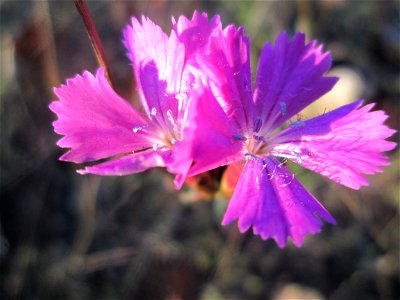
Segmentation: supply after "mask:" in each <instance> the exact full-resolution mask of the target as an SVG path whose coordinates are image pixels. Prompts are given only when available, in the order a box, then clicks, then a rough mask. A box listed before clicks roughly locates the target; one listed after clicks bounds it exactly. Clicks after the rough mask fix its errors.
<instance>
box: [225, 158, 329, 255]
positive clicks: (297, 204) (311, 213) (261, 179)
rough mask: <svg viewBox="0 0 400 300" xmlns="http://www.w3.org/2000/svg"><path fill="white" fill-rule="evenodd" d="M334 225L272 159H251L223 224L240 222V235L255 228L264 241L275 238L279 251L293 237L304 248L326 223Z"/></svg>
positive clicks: (288, 173)
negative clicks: (306, 238) (308, 240)
mask: <svg viewBox="0 0 400 300" xmlns="http://www.w3.org/2000/svg"><path fill="white" fill-rule="evenodd" d="M318 216H319V217H321V218H323V219H325V220H326V221H327V222H329V223H335V220H334V219H333V217H332V216H331V215H330V214H329V212H328V211H327V210H326V209H325V208H324V207H323V206H322V205H321V204H320V203H319V202H318V200H317V199H315V198H314V197H313V196H312V195H311V194H310V193H309V192H307V191H306V190H305V188H304V187H303V186H302V185H301V184H300V183H299V182H298V181H297V179H296V178H294V175H293V174H292V173H290V172H289V171H288V170H287V169H286V168H285V167H284V166H283V165H282V164H281V163H279V162H278V161H277V160H275V159H273V158H265V159H261V158H257V157H254V158H249V159H248V160H247V162H246V165H245V167H244V169H243V171H242V174H241V175H240V178H239V181H238V184H237V186H236V189H235V192H234V194H233V197H232V199H231V200H230V202H229V205H228V208H227V211H226V213H225V216H224V219H223V221H222V224H223V225H227V224H229V223H231V222H233V221H234V220H235V219H238V227H239V230H240V232H242V233H243V232H245V231H247V230H248V229H249V228H250V227H251V226H253V232H254V234H257V235H260V236H261V238H262V239H268V238H273V239H274V240H275V241H276V243H277V244H278V246H279V247H281V248H282V247H284V246H285V245H286V241H287V238H288V237H289V236H290V237H291V238H292V240H293V241H294V243H295V245H296V246H298V247H299V246H301V245H302V242H303V238H304V236H305V235H307V234H309V233H312V234H314V233H317V232H319V231H320V230H321V227H322V225H323V223H322V222H321V220H320V219H319V218H318Z"/></svg>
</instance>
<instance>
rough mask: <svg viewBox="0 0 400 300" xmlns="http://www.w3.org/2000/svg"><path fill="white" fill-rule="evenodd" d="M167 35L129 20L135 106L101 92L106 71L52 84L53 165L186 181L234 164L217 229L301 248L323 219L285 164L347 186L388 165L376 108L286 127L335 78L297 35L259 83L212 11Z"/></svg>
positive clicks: (275, 49) (316, 48)
mask: <svg viewBox="0 0 400 300" xmlns="http://www.w3.org/2000/svg"><path fill="white" fill-rule="evenodd" d="M172 24H173V28H172V31H171V34H170V35H169V36H168V35H166V34H165V33H164V32H163V31H162V29H161V28H160V27H159V26H157V25H155V24H154V23H153V22H152V21H150V20H149V19H148V18H146V17H142V19H141V21H139V20H137V19H136V18H132V20H131V24H130V25H128V26H127V27H126V28H125V29H124V31H123V35H124V41H123V42H124V45H125V46H126V48H127V51H128V57H129V59H130V60H131V62H132V65H133V70H134V73H135V78H136V82H137V87H138V91H139V95H140V99H141V104H142V106H143V109H142V110H138V109H136V108H134V107H132V106H131V105H130V104H129V103H128V102H127V101H126V100H124V99H122V98H121V97H120V96H118V95H117V94H116V93H115V91H114V90H113V89H112V88H111V86H110V85H109V83H108V81H107V79H106V77H105V74H104V70H103V69H101V68H100V69H99V70H98V71H97V72H96V74H95V75H93V74H91V73H90V72H88V71H85V72H84V73H83V74H82V75H76V76H75V77H74V78H71V79H68V80H67V82H66V84H65V85H62V86H61V87H59V88H55V89H54V92H55V94H56V95H57V97H58V99H57V100H56V101H54V102H52V103H51V104H50V109H51V110H52V111H53V112H54V113H56V115H57V117H58V119H57V120H56V121H55V122H54V129H55V132H56V133H58V134H60V135H63V137H62V138H61V139H60V140H59V142H58V145H59V146H60V147H64V148H70V150H69V151H68V152H67V153H65V154H64V155H63V156H62V157H61V158H60V159H61V160H65V161H71V162H75V163H84V162H90V161H97V160H100V159H106V158H109V160H108V161H106V162H101V163H98V164H95V165H92V166H87V167H85V168H84V169H83V170H78V172H79V173H81V174H89V173H91V174H99V175H127V174H132V173H137V172H142V171H145V170H147V169H149V168H152V167H165V168H167V170H168V171H169V172H170V173H173V174H176V177H175V186H176V188H177V189H179V188H180V187H181V186H182V185H183V183H184V181H185V178H186V177H188V176H193V175H197V174H200V173H202V172H206V171H208V170H211V169H214V168H217V167H220V166H224V165H229V164H233V163H237V162H242V164H243V169H242V172H241V175H240V177H239V179H238V183H237V186H236V189H235V192H234V194H233V196H232V199H231V200H230V202H229V204H228V208H227V211H226V213H225V216H224V218H223V221H222V224H224V225H227V224H229V223H231V222H233V221H234V220H236V219H237V220H238V227H239V230H240V231H241V232H245V231H247V230H248V229H249V228H250V227H252V228H253V232H254V234H257V235H260V236H261V238H262V239H268V238H273V239H274V240H275V241H276V242H277V244H278V245H279V247H284V246H285V244H286V241H287V238H288V237H291V239H292V240H293V242H294V243H295V245H297V246H301V244H302V242H303V238H304V236H305V235H306V234H308V233H316V232H319V231H320V230H321V226H322V225H323V223H322V221H321V219H323V220H325V221H327V222H329V223H335V220H334V218H333V217H332V216H331V215H330V214H329V212H328V211H327V210H326V209H325V208H324V207H323V206H322V205H321V204H320V203H319V202H318V200H317V199H315V198H314V197H313V196H312V195H311V194H310V193H309V192H308V191H307V190H306V189H305V188H304V187H303V186H302V185H301V184H300V183H299V182H298V181H297V179H296V178H295V177H294V175H293V174H292V173H291V172H290V171H289V170H288V169H287V168H286V166H285V163H284V162H285V161H286V160H291V161H293V162H295V163H297V164H299V165H300V166H302V167H304V168H307V169H310V170H311V171H314V172H316V173H319V174H321V175H323V176H325V177H328V178H329V179H331V180H333V181H335V182H337V183H339V184H342V185H345V186H347V187H350V188H353V189H359V188H360V187H361V186H364V185H367V184H368V182H367V180H366V179H365V177H364V174H374V173H377V172H381V171H382V170H381V167H382V166H385V165H388V163H389V162H388V159H387V157H386V156H384V155H383V152H384V151H388V150H391V149H393V148H394V147H395V145H396V144H395V143H394V142H389V141H386V140H385V139H386V138H388V137H390V136H391V135H393V133H394V132H395V131H394V130H392V129H390V128H388V127H386V126H385V125H384V124H383V123H384V121H385V120H386V118H387V116H386V115H385V113H384V112H383V111H371V109H372V108H373V104H368V105H365V106H362V105H363V101H362V100H359V101H356V102H354V103H351V104H349V105H345V106H343V107H340V108H338V109H335V110H333V111H331V112H328V113H325V114H323V115H321V116H318V117H315V118H312V119H309V120H305V121H291V118H292V117H293V116H295V115H296V114H297V113H299V112H300V111H301V110H302V109H304V108H305V107H306V106H308V105H309V104H311V103H312V102H313V101H315V100H317V99H318V98H319V97H321V96H322V95H324V94H325V93H327V92H328V91H329V90H330V89H331V88H332V87H333V86H334V84H335V83H336V81H337V78H333V77H326V76H324V75H325V73H326V72H327V71H328V70H329V68H330V67H331V63H332V59H331V56H330V54H329V52H324V51H323V49H322V46H321V45H318V44H317V42H316V41H312V42H310V43H306V42H305V36H304V34H302V33H296V34H295V35H294V36H293V37H292V38H289V37H288V36H287V34H286V33H281V34H279V35H278V37H277V39H276V42H275V44H274V45H273V44H271V43H266V44H265V46H264V48H263V50H262V52H261V56H260V59H259V63H258V68H257V73H256V80H255V83H254V84H253V83H252V81H251V78H252V76H251V70H250V58H249V55H250V53H249V38H248V37H247V36H246V35H245V34H244V32H243V31H244V30H243V28H242V27H240V28H236V27H235V26H233V25H229V26H227V27H225V28H223V27H222V24H221V21H220V18H219V16H215V17H213V18H212V19H211V20H210V21H209V20H208V17H207V14H205V13H198V12H195V13H194V15H193V17H192V19H187V18H186V17H184V16H181V17H179V19H178V20H177V21H175V20H174V19H172Z"/></svg>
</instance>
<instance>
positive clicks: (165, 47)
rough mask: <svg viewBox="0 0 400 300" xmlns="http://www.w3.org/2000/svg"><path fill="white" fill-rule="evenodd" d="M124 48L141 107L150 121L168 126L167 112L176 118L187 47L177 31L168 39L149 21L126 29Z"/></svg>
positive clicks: (133, 24)
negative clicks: (132, 68)
mask: <svg viewBox="0 0 400 300" xmlns="http://www.w3.org/2000/svg"><path fill="white" fill-rule="evenodd" d="M123 34H124V44H125V46H126V48H127V49H128V56H129V58H130V60H131V61H132V63H133V67H134V71H135V76H136V79H137V82H138V86H139V92H140V94H141V98H142V104H143V106H144V108H145V110H146V112H147V114H148V116H149V117H150V118H153V117H155V118H156V119H158V121H159V123H162V124H163V123H165V124H168V122H167V121H166V120H167V115H166V112H167V111H168V110H170V111H171V114H172V115H173V116H174V117H176V114H177V106H178V101H177V99H176V98H175V96H176V94H177V93H179V92H180V90H181V84H182V72H183V64H184V59H185V48H184V45H183V44H182V43H181V42H179V40H178V38H177V36H176V34H175V32H174V31H172V32H171V36H170V37H168V36H167V35H166V34H165V33H164V32H163V31H162V29H161V28H160V27H159V26H157V25H155V24H154V23H153V22H152V21H150V20H149V19H148V18H146V17H144V16H143V17H142V24H140V23H139V21H138V20H137V19H136V18H132V19H131V25H130V26H129V25H128V26H127V27H126V28H125V29H124V32H123Z"/></svg>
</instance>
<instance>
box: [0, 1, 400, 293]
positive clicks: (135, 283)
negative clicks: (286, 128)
mask: <svg viewBox="0 0 400 300" xmlns="http://www.w3.org/2000/svg"><path fill="white" fill-rule="evenodd" d="M88 6H89V8H90V11H91V13H92V15H93V19H94V22H95V24H96V26H97V29H98V31H99V34H100V37H101V39H102V41H103V43H104V47H105V52H106V54H107V57H108V59H109V61H110V64H111V69H112V71H113V75H114V77H115V79H116V82H117V86H118V91H119V93H120V94H121V95H123V96H124V97H125V98H126V99H129V101H131V102H132V103H137V95H136V90H135V82H134V79H133V74H132V70H131V67H130V66H129V62H128V59H127V58H126V56H125V49H124V48H123V45H122V43H121V30H122V28H123V26H125V24H127V23H128V22H129V17H130V16H131V15H134V16H140V15H141V14H144V15H147V16H149V17H150V18H151V19H152V20H154V21H155V22H156V23H158V24H160V25H161V26H162V27H163V28H164V30H165V31H166V32H169V30H170V28H171V24H170V17H171V15H172V16H175V18H177V17H178V16H179V15H181V14H185V15H186V16H188V17H189V16H191V15H192V14H193V10H194V9H198V10H201V11H206V12H208V14H209V16H211V15H214V14H220V15H221V18H222V21H223V23H224V25H227V24H229V23H234V24H236V25H237V26H245V30H246V33H247V34H248V35H249V36H250V39H251V59H252V66H253V76H254V71H255V68H256V65H257V59H258V56H259V53H260V51H261V49H262V47H263V45H264V43H265V42H266V41H267V40H273V39H274V38H275V36H276V35H277V34H278V32H280V31H282V30H286V31H288V32H289V33H293V32H295V31H297V30H300V31H304V32H306V33H307V36H308V38H309V39H311V38H317V39H318V40H319V41H321V42H323V43H324V45H325V49H329V50H331V51H332V55H333V58H334V69H336V70H337V73H336V74H339V75H340V74H343V76H344V75H345V74H351V76H350V77H346V81H345V83H348V85H346V86H345V87H339V88H338V89H337V90H336V91H335V93H334V94H331V96H330V98H329V97H328V98H326V99H325V102H318V103H316V104H315V105H314V106H313V108H312V109H309V110H308V111H305V112H302V113H301V114H300V116H299V118H305V117H308V116H312V115H315V114H317V113H323V111H324V110H325V109H328V110H329V109H332V108H333V107H335V105H337V103H340V104H343V102H346V101H349V100H348V99H347V98H346V100H343V99H344V97H346V96H347V95H349V94H351V95H354V97H356V98H357V99H358V98H365V99H367V102H368V101H374V102H376V103H377V108H378V109H384V110H385V111H387V113H388V114H389V116H390V117H389V119H388V121H387V124H388V125H389V126H391V127H392V128H397V129H398V128H399V123H398V122H399V99H400V98H399V96H400V91H399V89H400V88H399V64H400V56H399V50H400V49H399V48H400V46H399V45H400V43H399V42H400V28H399V24H400V23H399V3H398V2H397V1H297V2H296V1H254V2H252V1H221V2H218V1H204V2H192V1H113V2H111V1H88ZM0 14H1V18H0V24H1V27H0V33H1V36H0V38H1V61H0V63H1V78H0V79H1V82H0V95H1V102H0V110H1V132H0V133H1V136H0V141H1V157H0V158H1V160H0V162H1V173H0V179H1V181H0V188H1V190H0V196H1V199H0V200H1V202H0V203H1V210H0V217H1V232H0V233H1V235H0V263H1V271H0V278H1V281H0V297H1V298H4V299H7V298H10V299H16V298H21V299H53V298H54V299H94V298H109V299H125V298H126V299H289V298H290V299H310V298H313V299H398V298H399V297H400V294H399V255H398V253H399V252H398V251H399V156H398V150H396V151H393V152H392V153H389V155H390V157H391V161H392V165H391V166H389V167H386V168H385V172H384V173H381V174H378V175H376V176H373V177H371V178H370V181H371V185H370V186H369V187H366V188H363V189H361V190H360V191H352V190H349V189H347V188H344V187H341V186H338V185H335V184H333V183H331V182H329V181H328V180H326V179H324V178H321V177H320V176H318V175H316V174H313V173H311V172H309V171H305V170H303V169H301V168H299V167H296V166H294V165H290V167H291V168H292V170H293V171H294V172H295V174H296V176H297V177H298V178H299V180H300V181H301V182H302V183H303V184H304V185H305V186H307V188H308V189H309V190H310V191H311V192H312V193H313V194H314V195H315V196H316V197H317V198H318V199H320V201H321V202H322V203H323V204H324V205H325V206H326V207H327V209H328V210H329V211H330V212H331V213H332V215H333V216H334V217H335V218H336V220H337V225H335V226H332V225H326V226H324V228H323V231H322V232H321V233H320V234H318V235H315V236H308V237H307V238H306V240H305V243H304V246H303V247H302V248H296V247H294V246H293V245H292V244H291V243H289V245H288V246H287V247H286V248H285V249H282V250H281V249H279V248H278V247H277V246H276V245H275V243H274V242H273V241H270V240H268V241H262V240H260V239H259V238H258V237H255V236H253V235H252V234H251V233H247V234H244V235H242V234H240V233H238V231H237V229H236V225H235V224H233V225H231V226H228V227H222V226H221V225H220V221H221V218H222V215H223V212H224V209H225V207H226V203H227V202H226V201H227V199H226V196H224V195H223V193H222V192H221V191H217V192H216V193H215V194H212V195H210V194H209V193H208V192H209V190H208V192H204V189H203V192H200V190H199V186H197V188H193V187H189V186H185V187H184V189H183V190H182V191H180V192H176V191H175V190H174V189H173V185H172V176H171V175H169V174H167V173H166V172H165V171H164V170H159V169H155V170H151V171H148V172H144V173H142V174H135V175H131V176H126V177H97V176H89V175H88V176H81V175H78V174H77V173H76V172H75V170H76V169H77V168H78V167H79V166H76V165H74V164H72V163H65V162H60V161H58V157H59V156H60V155H61V154H62V153H64V152H65V149H64V150H63V149H59V148H58V147H57V146H56V145H55V143H56V141H57V139H58V138H60V137H59V136H57V135H56V134H54V132H53V130H52V126H51V122H52V121H53V120H54V119H55V116H54V115H53V114H51V113H50V111H49V110H48V107H47V106H48V104H49V102H50V101H51V99H54V97H55V96H54V95H53V94H52V87H53V86H57V85H59V84H60V83H61V82H64V81H65V79H66V78H68V77H71V76H73V75H74V74H76V73H82V72H83V70H86V69H87V70H90V71H94V70H95V69H96V68H97V62H96V59H95V56H94V54H93V52H92V49H91V46H90V42H89V40H88V38H87V35H86V32H85V29H84V26H83V23H82V21H81V19H80V17H79V15H78V13H77V12H76V10H75V7H74V5H73V3H72V1H48V2H47V1H27V0H26V1H2V2H0ZM343 70H347V71H349V70H350V71H351V72H350V73H349V72H343ZM341 72H342V73H341ZM360 86H361V87H362V88H361V89H360ZM357 99H351V100H357ZM393 140H398V135H396V136H395V137H393ZM350 163H351V162H350ZM217 178H218V177H217ZM213 184H214V185H215V186H217V187H218V182H216V183H213ZM203 188H204V187H203ZM214 192H215V190H214ZM207 193H208V194H207ZM210 198H211V200H210ZM206 199H208V200H206Z"/></svg>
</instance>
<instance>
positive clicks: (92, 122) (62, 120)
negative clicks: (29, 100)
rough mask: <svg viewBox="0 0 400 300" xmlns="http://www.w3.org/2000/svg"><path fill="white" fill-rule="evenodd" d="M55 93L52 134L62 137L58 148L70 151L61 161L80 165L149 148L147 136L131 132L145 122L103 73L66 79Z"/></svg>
mask: <svg viewBox="0 0 400 300" xmlns="http://www.w3.org/2000/svg"><path fill="white" fill-rule="evenodd" d="M54 93H55V94H56V95H57V97H58V100H59V101H54V102H52V103H51V104H50V106H49V107H50V109H51V110H52V111H53V112H55V113H56V114H57V117H58V120H56V121H55V122H54V123H53V125H54V130H55V132H56V133H58V134H61V135H64V137H63V138H62V139H60V140H59V142H58V145H59V146H60V147H65V148H71V150H70V151H69V152H67V153H66V154H64V155H63V156H62V157H61V159H62V160H67V161H72V162H76V163H81V162H86V161H93V160H98V159H101V158H107V157H110V156H113V155H116V154H120V153H127V152H132V151H134V150H139V149H143V148H145V147H149V146H150V147H151V143H149V142H148V138H149V137H148V135H147V134H136V135H135V134H134V133H133V131H132V129H133V128H135V127H137V126H147V125H146V124H147V121H146V119H145V118H144V117H143V116H142V115H141V114H140V113H139V112H137V111H136V110H135V109H134V108H133V107H132V106H131V105H129V103H128V102H126V101H125V100H124V99H122V98H121V97H119V96H118V95H117V94H116V93H115V92H114V91H113V90H112V88H111V87H110V85H109V84H108V82H107V80H106V78H105V76H104V70H103V69H99V70H98V71H97V74H96V76H93V75H92V74H91V73H89V72H84V73H83V75H82V76H81V75H77V76H75V77H74V78H72V79H68V80H67V83H66V85H62V86H61V87H59V88H55V89H54Z"/></svg>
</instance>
